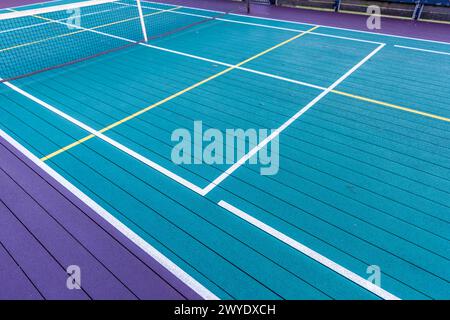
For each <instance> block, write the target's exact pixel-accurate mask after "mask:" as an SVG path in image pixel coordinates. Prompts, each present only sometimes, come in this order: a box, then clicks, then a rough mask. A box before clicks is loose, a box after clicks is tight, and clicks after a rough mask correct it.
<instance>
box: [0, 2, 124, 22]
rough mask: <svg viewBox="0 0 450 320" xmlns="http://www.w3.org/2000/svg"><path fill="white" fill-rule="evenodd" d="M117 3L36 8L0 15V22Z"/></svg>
mask: <svg viewBox="0 0 450 320" xmlns="http://www.w3.org/2000/svg"><path fill="white" fill-rule="evenodd" d="M117 1H118V0H90V1H84V2H74V3H69V4H62V5H59V6H53V7H44V8H38V9H30V10H23V11H15V12H8V13H2V14H0V20H5V19H15V18H23V17H28V16H33V15H34V16H35V15H41V14H46V13H52V12H57V11H64V10H70V9H76V8H84V7H90V6H94V5H101V4H106V3H111V2H117Z"/></svg>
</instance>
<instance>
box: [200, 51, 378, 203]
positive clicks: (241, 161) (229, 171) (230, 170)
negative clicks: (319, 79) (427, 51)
mask: <svg viewBox="0 0 450 320" xmlns="http://www.w3.org/2000/svg"><path fill="white" fill-rule="evenodd" d="M384 46H385V44H380V45H379V46H378V47H377V48H376V49H375V50H373V51H372V52H371V53H370V54H369V55H367V56H366V57H365V58H364V59H362V60H361V61H360V62H359V63H358V64H356V65H355V66H353V68H351V69H350V70H349V71H347V72H346V73H345V74H344V75H343V76H342V77H340V78H339V79H338V80H336V81H335V82H334V83H333V84H332V85H331V86H329V87H328V88H327V89H326V90H325V91H322V93H320V94H319V95H318V96H317V97H315V98H314V99H313V100H312V101H311V102H309V103H308V104H307V105H306V106H304V107H303V108H302V109H301V110H300V111H298V112H297V113H296V114H294V115H293V116H292V117H291V118H290V119H288V120H287V121H286V122H285V123H283V124H282V125H281V126H280V127H279V128H278V129H276V130H275V131H274V132H272V133H271V134H270V135H269V136H268V137H267V138H266V139H264V140H263V141H261V142H260V143H259V144H258V145H257V146H256V147H254V148H253V149H252V150H250V151H249V152H248V153H247V154H246V155H245V156H243V157H242V158H241V159H239V160H238V161H237V162H236V163H235V164H233V165H232V166H231V167H229V168H228V169H227V170H226V171H225V172H223V173H222V174H221V175H220V176H219V177H217V178H216V179H214V181H213V182H211V183H210V184H209V185H208V186H206V187H205V188H204V189H203V191H204V192H205V195H206V194H208V193H209V192H210V191H211V190H213V189H214V188H215V187H217V186H218V185H219V184H220V183H221V182H222V181H223V180H225V179H226V178H227V177H228V176H230V175H231V174H232V173H233V172H234V171H235V170H237V169H238V168H239V167H240V166H242V165H243V164H244V163H245V162H246V161H247V160H248V159H250V158H251V157H253V156H254V155H255V154H256V153H257V152H258V151H259V150H261V149H262V148H264V147H265V146H266V145H267V144H268V143H269V142H270V141H272V140H273V139H274V138H276V137H277V136H278V135H279V134H280V133H281V132H283V131H284V130H285V129H286V128H287V127H289V126H290V125H291V124H292V123H293V122H294V121H295V120H297V119H298V118H299V117H301V116H302V115H303V114H304V113H305V112H306V111H308V110H309V109H310V108H311V107H313V106H314V105H315V104H316V103H317V102H319V101H320V100H321V99H322V98H323V97H325V96H326V95H327V94H328V93H329V92H330V91H331V90H333V89H334V88H335V87H336V86H338V85H339V84H340V83H341V82H342V81H344V80H345V79H347V78H348V77H349V76H350V75H351V74H352V73H353V72H355V71H356V70H357V69H358V68H359V67H361V66H362V65H363V64H364V63H366V61H367V60H369V59H370V58H371V57H372V56H374V55H375V54H376V53H377V52H378V51H380V50H381V49H382V48H383V47H384Z"/></svg>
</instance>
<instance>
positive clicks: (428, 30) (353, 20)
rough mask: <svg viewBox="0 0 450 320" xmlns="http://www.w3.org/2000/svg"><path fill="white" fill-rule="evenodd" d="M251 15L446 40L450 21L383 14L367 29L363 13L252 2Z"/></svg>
mask: <svg viewBox="0 0 450 320" xmlns="http://www.w3.org/2000/svg"><path fill="white" fill-rule="evenodd" d="M144 1H145V0H144ZM158 2H161V3H167V4H173V5H181V6H183V5H184V6H190V7H196V8H202V9H210V10H218V11H228V10H232V9H233V7H234V8H236V4H235V3H233V2H231V1H229V0H214V1H212V0H207V1H205V0H159V1H158ZM251 15H252V16H255V17H262V18H271V19H281V20H288V21H294V22H301V23H311V24H319V25H323V26H330V27H338V28H346V29H354V30H360V31H370V32H374V33H382V34H390V35H396V36H404V37H414V38H421V39H427V40H435V41H444V42H450V25H448V24H443V23H433V22H425V21H413V20H404V19H395V18H385V17H383V18H382V29H380V30H368V29H367V27H366V20H367V16H364V15H358V14H349V13H335V12H327V11H318V10H307V9H299V8H288V7H276V6H267V5H257V4H253V5H252V10H251Z"/></svg>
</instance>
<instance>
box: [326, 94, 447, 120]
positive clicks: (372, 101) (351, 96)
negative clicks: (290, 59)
mask: <svg viewBox="0 0 450 320" xmlns="http://www.w3.org/2000/svg"><path fill="white" fill-rule="evenodd" d="M331 92H332V93H335V94H338V95H341V96H345V97H349V98H352V99H357V100H360V101H366V102H370V103H373V104H377V105H380V106H383V107H387V108H391V109H397V110H401V111H406V112H409V113H414V114H417V115H421V116H424V117H427V118H432V119H436V120H440V121H445V122H450V118H446V117H442V116H439V115H436V114H432V113H428V112H424V111H420V110H416V109H411V108H406V107H402V106H399V105H396V104H393V103H389V102H384V101H380V100H375V99H371V98H366V97H363V96H359V95H356V94H352V93H348V92H344V91H339V90H331Z"/></svg>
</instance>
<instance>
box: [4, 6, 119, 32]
mask: <svg viewBox="0 0 450 320" xmlns="http://www.w3.org/2000/svg"><path fill="white" fill-rule="evenodd" d="M124 8H126V7H125V6H122V7H117V8H115V9H108V10H103V11H97V12H91V13H86V14H80V18H83V17H88V16H93V15H97V14H102V13H105V12H113V11H116V10H121V9H124ZM6 10H9V11H12V12H17V11H16V10H14V9H10V8H7V9H6ZM66 20H67V18H62V19H58V20H51V21H47V22H41V23H34V24H29V25H26V26H23V27H17V28H12V29H6V30H2V31H0V34H2V33H7V32H13V31H18V30H23V29H30V28H34V27H39V26H43V25H46V24H51V23H55V21H66Z"/></svg>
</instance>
